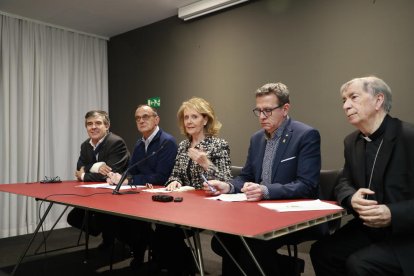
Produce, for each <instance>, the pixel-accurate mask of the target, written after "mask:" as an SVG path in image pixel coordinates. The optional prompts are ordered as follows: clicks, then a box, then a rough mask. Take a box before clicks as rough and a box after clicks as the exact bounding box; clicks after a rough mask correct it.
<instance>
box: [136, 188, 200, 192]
mask: <svg viewBox="0 0 414 276" xmlns="http://www.w3.org/2000/svg"><path fill="white" fill-rule="evenodd" d="M193 190H195V188H194V187H192V186H181V187H180V188H178V189H175V190H174V191H168V190H167V189H166V188H155V189H145V190H142V191H143V192H149V193H171V192H186V191H193Z"/></svg>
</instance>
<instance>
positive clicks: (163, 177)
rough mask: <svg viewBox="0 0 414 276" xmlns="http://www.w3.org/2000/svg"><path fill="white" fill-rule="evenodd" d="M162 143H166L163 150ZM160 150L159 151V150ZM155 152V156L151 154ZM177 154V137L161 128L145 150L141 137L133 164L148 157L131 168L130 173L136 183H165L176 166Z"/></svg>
mask: <svg viewBox="0 0 414 276" xmlns="http://www.w3.org/2000/svg"><path fill="white" fill-rule="evenodd" d="M161 145H164V146H163V148H162V149H161V150H159V149H160V147H161ZM158 151H159V152H158ZM151 154H153V155H154V156H150V157H149V155H151ZM176 155H177V142H176V141H175V138H174V137H173V136H171V135H170V134H168V133H167V132H164V131H163V130H162V129H161V128H160V129H159V131H158V132H157V134H156V135H155V137H154V138H153V139H152V141H151V143H150V144H149V145H148V149H147V152H145V144H144V142H143V141H142V139H139V140H138V141H137V143H136V145H135V148H134V152H133V153H132V158H131V163H130V164H131V166H133V165H134V164H136V163H137V162H140V160H143V159H144V158H148V159H147V160H145V161H144V162H142V163H141V164H138V165H137V166H135V167H134V168H131V170H130V172H129V173H130V174H131V177H132V183H133V184H134V185H145V184H146V183H151V184H157V185H164V183H165V182H166V181H167V179H168V176H169V175H170V173H171V170H172V168H173V166H174V160H175V156H176Z"/></svg>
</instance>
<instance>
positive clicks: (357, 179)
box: [335, 117, 414, 275]
mask: <svg viewBox="0 0 414 276" xmlns="http://www.w3.org/2000/svg"><path fill="white" fill-rule="evenodd" d="M388 119H389V120H388V122H387V126H386V129H385V132H384V137H383V139H384V140H383V144H382V147H381V149H380V151H379V154H378V157H377V161H376V164H375V169H374V174H373V179H372V183H375V196H376V200H377V201H378V202H379V204H385V205H387V206H388V207H389V208H390V210H391V218H392V222H391V227H390V229H389V230H390V232H391V237H390V240H391V244H392V245H393V247H394V248H395V253H396V254H397V257H398V258H399V261H400V263H401V266H402V269H403V271H404V275H414V262H413V259H412V258H413V257H412V255H413V253H414V143H413V141H414V126H413V125H411V124H408V123H405V122H402V121H400V120H398V119H396V118H391V117H389V118H388ZM344 144H345V153H344V154H345V166H344V171H343V176H342V177H341V178H340V180H339V183H338V185H337V187H336V189H335V194H336V197H337V200H338V202H340V203H341V204H342V205H343V206H344V207H347V208H348V209H352V207H351V206H350V201H349V197H350V196H352V195H353V194H354V193H355V192H356V191H357V190H358V189H359V188H366V187H367V185H366V181H365V169H364V168H365V146H364V141H363V139H362V138H361V137H360V132H359V131H355V132H353V133H351V134H350V135H349V136H347V137H346V138H345V141H344ZM356 219H359V218H356Z"/></svg>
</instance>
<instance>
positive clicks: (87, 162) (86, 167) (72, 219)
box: [67, 110, 129, 249]
mask: <svg viewBox="0 0 414 276" xmlns="http://www.w3.org/2000/svg"><path fill="white" fill-rule="evenodd" d="M85 127H86V131H87V133H88V136H89V138H88V139H86V140H85V141H84V142H83V143H82V145H81V151H80V156H79V159H78V163H77V166H76V172H75V176H76V178H77V179H78V180H79V181H101V182H105V180H106V178H107V175H108V173H109V172H123V171H124V170H125V169H126V168H127V166H128V161H129V152H128V149H127V146H126V144H125V142H124V140H123V139H122V138H121V137H119V136H117V135H115V134H113V133H111V132H109V127H110V120H109V116H108V113H107V112H106V111H102V110H92V111H89V112H87V113H86V115H85ZM84 214H85V211H84V210H83V209H79V208H74V209H72V211H71V212H70V213H69V214H68V218H67V221H68V223H69V224H70V225H72V226H74V227H77V228H83V227H84V225H83V223H84ZM110 221H112V216H109V215H104V214H99V213H95V212H89V219H88V226H89V231H90V234H93V235H99V233H100V232H101V231H102V238H103V242H102V244H100V245H99V248H102V249H103V248H106V247H108V246H109V245H111V244H112V242H113V240H114V233H113V232H114V229H113V228H112V227H111V224H110V223H107V222H110Z"/></svg>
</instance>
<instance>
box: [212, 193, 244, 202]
mask: <svg viewBox="0 0 414 276" xmlns="http://www.w3.org/2000/svg"><path fill="white" fill-rule="evenodd" d="M206 199H215V200H221V201H247V197H246V194H244V193H239V194H221V195H218V196H212V197H206Z"/></svg>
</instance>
